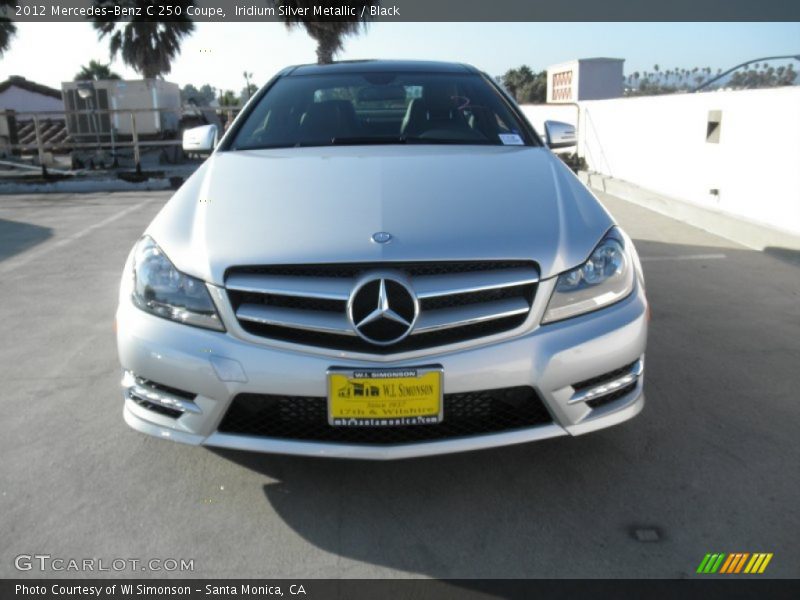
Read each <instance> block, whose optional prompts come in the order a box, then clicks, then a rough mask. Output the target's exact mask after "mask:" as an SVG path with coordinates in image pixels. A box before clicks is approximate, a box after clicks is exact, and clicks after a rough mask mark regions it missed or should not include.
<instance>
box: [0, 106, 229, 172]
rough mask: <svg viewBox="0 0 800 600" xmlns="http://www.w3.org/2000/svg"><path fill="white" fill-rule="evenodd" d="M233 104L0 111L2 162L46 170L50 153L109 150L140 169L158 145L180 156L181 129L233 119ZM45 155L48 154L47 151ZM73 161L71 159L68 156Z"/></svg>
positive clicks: (114, 157)
mask: <svg viewBox="0 0 800 600" xmlns="http://www.w3.org/2000/svg"><path fill="white" fill-rule="evenodd" d="M238 110H239V108H238V107H231V108H227V107H226V108H222V109H214V108H208V109H205V108H203V109H201V108H195V107H189V108H183V109H180V110H176V109H154V108H140V109H83V110H69V111H68V110H65V111H51V110H48V111H44V112H41V111H40V112H23V111H8V110H2V111H0V155H3V154H5V155H6V157H7V158H8V159H9V160H6V161H3V164H5V165H10V166H21V167H25V166H28V167H30V166H31V165H30V164H29V163H28V161H31V162H32V163H34V164H35V165H36V168H39V167H41V168H42V170H43V172H46V168H47V164H48V163H50V164H51V166H52V162H53V161H52V160H50V158H51V157H53V156H55V155H67V154H69V155H71V156H72V157H73V158H74V157H75V156H76V155H81V156H84V157H86V156H91V154H92V152H94V153H95V154H96V155H100V154H103V155H106V154H107V155H108V156H109V158H111V160H112V161H113V162H114V163H116V162H117V161H118V159H119V158H125V159H128V158H132V160H133V166H134V167H135V168H136V170H137V172H138V171H141V164H142V154H143V153H144V152H147V151H150V150H154V149H161V150H169V151H171V153H172V155H173V157H174V158H175V159H176V160H178V159H179V158H182V157H183V154H182V149H181V143H182V140H181V137H182V136H181V132H182V130H183V129H185V128H189V127H194V126H198V125H203V124H206V123H216V124H218V125H220V126H221V127H223V128H224V127H225V126H227V124H228V123H229V122H230V121H231V120H232V119H233V117H234V116H235V114H236V113H237V112H238ZM48 154H49V155H50V156H48ZM73 162H74V160H73Z"/></svg>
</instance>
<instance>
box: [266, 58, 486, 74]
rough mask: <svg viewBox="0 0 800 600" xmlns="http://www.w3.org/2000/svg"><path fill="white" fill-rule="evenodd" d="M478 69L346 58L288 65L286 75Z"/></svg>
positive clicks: (456, 65)
mask: <svg viewBox="0 0 800 600" xmlns="http://www.w3.org/2000/svg"><path fill="white" fill-rule="evenodd" d="M477 72H478V70H477V69H476V68H475V67H473V66H471V65H465V64H461V63H451V62H439V61H430V60H346V61H341V62H334V63H331V64H328V65H319V64H309V65H297V66H294V67H288V68H287V69H284V71H283V72H282V73H281V75H282V76H284V77H291V76H296V75H323V74H328V73H331V74H332V73H477Z"/></svg>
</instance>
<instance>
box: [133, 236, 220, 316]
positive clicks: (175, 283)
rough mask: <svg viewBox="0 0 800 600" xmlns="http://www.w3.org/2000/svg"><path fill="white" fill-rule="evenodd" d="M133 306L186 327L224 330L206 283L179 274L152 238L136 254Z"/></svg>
mask: <svg viewBox="0 0 800 600" xmlns="http://www.w3.org/2000/svg"><path fill="white" fill-rule="evenodd" d="M131 298H132V300H133V303H134V304H135V305H136V306H138V307H139V308H141V309H142V310H144V311H146V312H149V313H151V314H154V315H157V316H159V317H164V318H165V319H172V320H173V321H178V322H180V323H186V324H187V325H196V326H197V327H205V328H207V329H215V330H217V331H224V330H225V328H224V327H223V326H222V323H221V322H220V319H219V315H217V309H216V307H215V306H214V302H213V301H212V300H211V296H210V295H209V293H208V290H207V289H206V285H205V283H203V282H202V281H201V280H199V279H196V278H194V277H190V276H189V275H184V274H183V273H181V272H180V271H178V270H177V269H176V268H175V267H174V266H173V264H172V263H171V262H170V261H169V259H168V258H167V257H166V255H165V254H164V252H163V251H162V250H161V248H159V247H158V245H157V244H156V243H155V242H154V241H153V240H152V239H151V238H149V237H146V236H145V237H143V238H142V239H141V240H140V241H139V243H138V245H137V246H136V250H135V252H134V255H133V291H132V294H131Z"/></svg>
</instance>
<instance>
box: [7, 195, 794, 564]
mask: <svg viewBox="0 0 800 600" xmlns="http://www.w3.org/2000/svg"><path fill="white" fill-rule="evenodd" d="M168 197H169V193H168V192H143V193H138V192H125V193H117V194H82V195H69V194H64V195H55V194H53V195H25V196H8V195H7V196H0V339H1V340H2V344H0V414H2V417H0V457H2V460H0V577H4V578H8V577H58V576H80V577H86V576H93V575H94V576H114V575H118V574H117V573H114V572H95V573H72V572H64V571H53V570H48V571H46V572H41V571H40V570H39V569H38V568H36V567H35V566H34V568H33V569H32V570H30V571H22V572H21V571H18V570H17V569H16V568H15V565H14V563H15V557H17V556H19V555H31V554H47V555H50V556H51V557H52V558H62V559H67V560H69V559H77V560H82V559H84V558H94V559H103V560H104V561H106V562H105V564H106V565H108V564H109V563H110V561H112V560H113V559H118V558H121V559H125V560H128V559H137V560H142V561H146V560H148V559H152V558H155V559H162V560H163V559H177V560H180V559H184V560H193V567H194V570H193V571H191V572H182V573H181V572H174V571H171V572H165V571H161V572H152V571H141V570H140V569H138V570H135V571H133V572H131V571H127V570H126V571H123V572H122V573H121V574H122V575H124V576H126V577H130V576H147V577H152V576H156V577H163V576H174V577H178V576H183V577H186V576H190V577H260V578H271V577H288V578H293V577H295V578H296V577H448V578H461V577H466V578H473V577H503V578H505V577H604V578H612V577H696V576H697V575H695V569H696V568H697V566H698V564H699V563H700V561H701V559H702V558H703V556H704V555H705V554H706V553H708V552H771V553H774V557H773V559H772V561H771V563H770V564H769V567H768V569H767V571H766V573H765V575H764V576H772V577H798V576H800V545H799V544H798V542H797V534H798V532H799V531H800V503H799V502H798V499H799V498H800V479H799V478H798V474H799V473H800V469H798V465H800V435H799V434H798V429H799V428H800V427H799V426H800V397H798V393H797V388H798V384H800V257H799V256H798V254H797V253H796V252H792V251H788V250H782V249H780V248H773V249H771V250H770V251H769V252H764V253H762V252H756V251H752V250H748V249H746V248H744V247H741V246H738V245H737V244H734V243H732V242H729V241H726V240H723V239H721V238H718V237H715V236H713V235H711V234H709V233H706V232H704V231H701V230H699V229H695V228H693V227H691V226H689V225H687V224H685V223H680V222H678V221H674V220H671V219H669V218H666V217H664V216H661V215H658V214H655V213H652V212H649V211H647V210H646V209H643V208H640V207H638V206H634V205H631V204H627V203H625V202H623V201H620V200H617V199H614V198H612V197H609V196H603V197H602V199H603V201H604V202H605V203H606V204H607V206H608V207H609V208H610V210H611V211H612V213H613V214H614V215H615V216H616V218H617V219H618V220H619V222H620V223H621V224H622V225H623V226H624V227H625V228H626V230H627V231H628V232H629V233H630V234H631V235H632V236H633V237H634V239H635V240H636V243H637V247H638V248H639V252H640V254H641V255H642V257H643V264H644V269H645V276H646V279H647V286H648V294H649V297H650V300H651V303H652V311H653V319H652V323H651V329H650V340H649V347H648V354H647V364H646V384H645V390H646V396H647V403H646V405H645V409H644V411H643V412H642V414H641V415H639V416H638V417H636V418H635V419H633V420H632V421H629V422H627V423H625V424H623V425H620V426H618V427H614V428H611V429H607V430H604V431H600V432H596V433H592V434H588V435H585V436H582V437H577V438H566V437H565V438H558V439H553V440H549V441H544V442H538V443H532V444H527V445H521V446H514V447H508V448H501V449H495V450H490V451H480V452H473V453H467V454H460V455H450V456H440V457H433V458H425V459H413V460H406V461H398V462H360V461H345V460H331V459H311V458H293V457H282V456H269V455H256V454H247V453H234V452H225V453H222V452H218V451H212V450H209V449H205V448H197V447H189V446H184V445H179V444H175V443H172V442H169V441H163V440H159V439H154V438H151V437H148V436H145V435H142V434H139V433H137V432H134V431H133V430H131V429H129V428H128V427H127V426H126V425H125V423H124V422H123V419H122V398H121V394H120V389H119V378H120V373H119V367H118V363H117V357H116V347H115V340H114V332H113V315H114V309H115V304H116V295H117V286H118V282H119V277H120V270H121V268H122V265H123V262H124V260H125V257H126V255H127V253H128V251H129V249H130V247H131V246H132V244H133V242H134V241H135V240H136V239H137V237H138V236H139V235H140V234H141V232H142V231H143V229H144V228H145V226H146V224H147V223H148V222H149V221H150V219H152V217H153V216H154V215H155V214H156V212H157V211H158V210H159V208H160V207H161V206H162V205H163V203H164V202H165V201H166V200H167V199H168ZM66 564H68V563H66Z"/></svg>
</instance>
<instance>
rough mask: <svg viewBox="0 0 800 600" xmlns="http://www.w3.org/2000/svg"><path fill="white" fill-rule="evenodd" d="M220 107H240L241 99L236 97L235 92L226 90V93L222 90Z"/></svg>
mask: <svg viewBox="0 0 800 600" xmlns="http://www.w3.org/2000/svg"><path fill="white" fill-rule="evenodd" d="M219 105H220V106H239V98H238V97H237V96H236V92H234V91H233V90H225V91H224V92H223V91H221V90H220V95H219Z"/></svg>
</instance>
